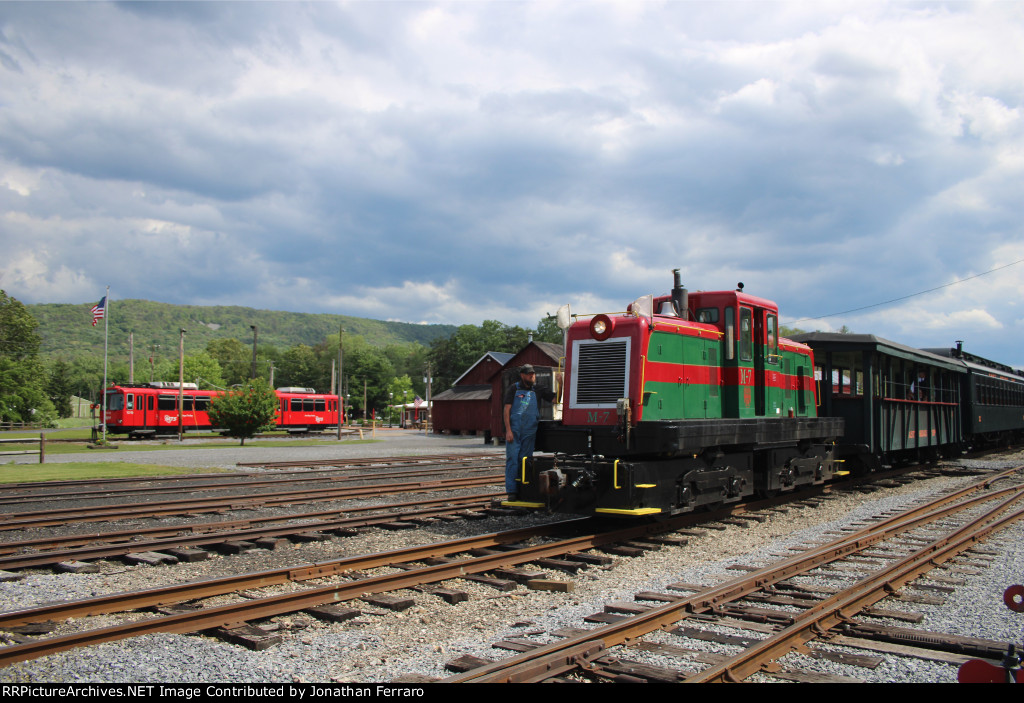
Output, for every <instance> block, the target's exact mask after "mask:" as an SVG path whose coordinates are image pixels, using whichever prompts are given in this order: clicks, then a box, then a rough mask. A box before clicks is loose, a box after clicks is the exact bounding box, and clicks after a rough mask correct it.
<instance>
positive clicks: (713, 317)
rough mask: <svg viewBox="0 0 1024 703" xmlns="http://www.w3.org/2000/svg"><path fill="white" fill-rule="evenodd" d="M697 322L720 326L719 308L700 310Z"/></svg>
mask: <svg viewBox="0 0 1024 703" xmlns="http://www.w3.org/2000/svg"><path fill="white" fill-rule="evenodd" d="M697 322H707V323H709V324H712V325H714V324H718V308H700V309H699V310H697Z"/></svg>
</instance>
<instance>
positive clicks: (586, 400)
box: [575, 340, 627, 405]
mask: <svg viewBox="0 0 1024 703" xmlns="http://www.w3.org/2000/svg"><path fill="white" fill-rule="evenodd" d="M626 353H627V344H626V340H622V341H621V342H605V343H603V344H581V345H580V346H579V358H578V360H577V363H576V374H575V375H576V404H577V405H592V404H594V403H614V402H615V401H617V400H618V399H619V398H624V397H626V363H627V358H626Z"/></svg>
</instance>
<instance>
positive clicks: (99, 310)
mask: <svg viewBox="0 0 1024 703" xmlns="http://www.w3.org/2000/svg"><path fill="white" fill-rule="evenodd" d="M106 309H107V296H103V298H102V299H101V300H100V302H98V303H96V304H95V305H93V306H92V326H93V327H95V326H96V323H97V322H99V321H100V320H102V319H103V313H104V312H105V311H106Z"/></svg>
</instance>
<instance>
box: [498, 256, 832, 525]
mask: <svg viewBox="0 0 1024 703" xmlns="http://www.w3.org/2000/svg"><path fill="white" fill-rule="evenodd" d="M654 310H658V311H659V312H658V313H657V314H655V313H654ZM565 348H566V359H565V377H566V379H567V381H566V385H565V397H564V401H565V402H564V404H563V409H562V420H561V421H560V422H542V423H541V424H540V426H539V428H538V433H537V448H538V449H539V450H541V451H547V452H553V453H554V456H539V457H536V458H535V459H532V460H527V461H524V463H523V466H522V467H521V468H520V471H519V475H518V476H517V482H518V486H517V487H518V493H517V496H516V500H514V501H508V502H507V504H509V505H520V506H525V507H533V508H547V509H549V510H554V511H560V512H574V513H591V512H592V513H597V514H610V515H627V516H641V515H671V514H675V513H680V512H686V511H690V510H694V509H696V508H699V507H702V506H710V507H713V506H717V505H719V504H722V503H728V502H735V501H739V500H741V499H743V498H745V497H748V496H750V495H753V494H754V493H759V494H763V495H774V494H776V493H779V492H782V491H788V490H793V489H795V488H796V487H798V486H802V485H808V484H816V483H823V482H824V481H827V480H829V479H830V478H831V477H832V476H833V475H835V474H836V473H837V472H839V471H840V466H839V464H838V463H837V462H836V460H835V456H834V442H835V439H836V438H837V437H838V436H840V435H841V434H842V425H843V423H842V420H841V419H837V418H827V417H826V418H823V417H817V414H816V407H817V403H816V396H815V387H814V382H813V363H814V362H813V354H812V352H811V349H810V348H809V347H807V346H806V345H803V344H799V343H796V342H793V341H791V340H787V339H781V338H780V337H779V335H778V307H777V306H776V305H775V303H773V302H772V301H770V300H765V299H763V298H758V297H755V296H752V295H748V294H746V293H744V292H743V291H742V286H741V287H740V288H739V289H737V290H735V291H715V292H699V293H694V294H689V293H688V292H687V291H686V290H685V289H684V288H682V285H681V283H680V282H679V280H678V273H677V276H676V285H675V287H674V288H673V291H672V293H671V295H667V296H661V297H658V298H650V299H649V300H648V301H646V302H643V301H642V299H641V300H638V301H636V302H635V303H634V304H633V305H631V306H630V307H629V309H627V311H626V312H623V313H613V314H601V315H596V316H594V317H593V318H592V319H591V320H589V321H586V320H579V321H577V322H576V323H574V324H572V325H571V326H570V327H569V328H568V329H567V330H566V347H565Z"/></svg>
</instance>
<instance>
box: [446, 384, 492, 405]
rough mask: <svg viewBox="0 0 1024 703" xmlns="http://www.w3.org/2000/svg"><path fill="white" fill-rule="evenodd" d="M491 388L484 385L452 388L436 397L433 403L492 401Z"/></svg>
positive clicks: (488, 385)
mask: <svg viewBox="0 0 1024 703" xmlns="http://www.w3.org/2000/svg"><path fill="white" fill-rule="evenodd" d="M490 399H491V386H490V384H489V383H484V384H481V385H477V386H452V387H451V388H449V389H448V390H446V391H444V392H443V393H438V394H437V395H435V396H434V398H433V402H435V403H443V402H444V401H446V400H490Z"/></svg>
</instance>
